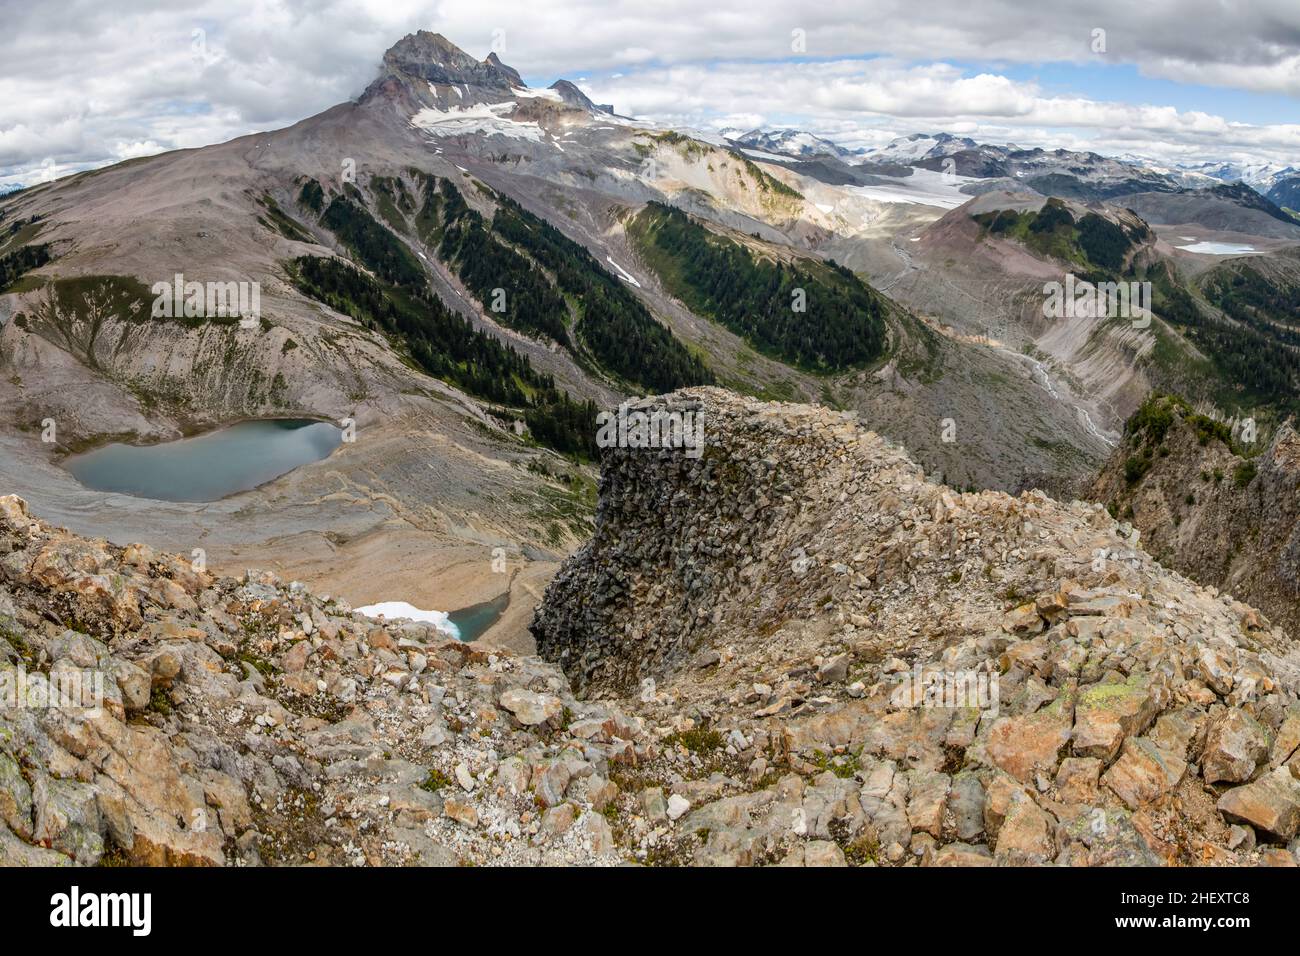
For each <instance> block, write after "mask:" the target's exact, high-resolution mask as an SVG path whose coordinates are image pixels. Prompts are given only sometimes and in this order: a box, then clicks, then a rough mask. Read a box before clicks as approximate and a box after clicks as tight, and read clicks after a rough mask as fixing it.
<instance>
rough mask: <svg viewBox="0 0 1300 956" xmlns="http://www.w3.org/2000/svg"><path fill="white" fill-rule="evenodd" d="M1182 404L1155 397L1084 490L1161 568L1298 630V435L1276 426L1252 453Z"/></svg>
mask: <svg viewBox="0 0 1300 956" xmlns="http://www.w3.org/2000/svg"><path fill="white" fill-rule="evenodd" d="M1249 450H1250V448H1249V446H1248V445H1242V444H1241V443H1240V442H1238V441H1236V440H1234V439H1233V438H1232V436H1231V433H1230V431H1229V430H1228V429H1227V428H1226V427H1225V426H1223V425H1220V424H1218V423H1216V422H1214V421H1212V420H1210V419H1208V418H1205V417H1204V416H1200V415H1197V414H1195V413H1194V412H1192V410H1191V409H1189V408H1188V407H1187V406H1186V405H1185V404H1183V403H1181V402H1180V401H1178V400H1176V399H1173V398H1168V397H1155V398H1152V399H1150V400H1148V402H1147V403H1146V404H1144V405H1143V407H1142V408H1141V409H1139V411H1138V412H1137V413H1136V414H1135V415H1134V417H1133V419H1132V420H1131V421H1130V424H1129V426H1128V428H1127V430H1126V433H1125V436H1124V441H1123V442H1122V443H1121V444H1120V445H1119V447H1118V448H1117V449H1116V450H1115V453H1114V455H1113V456H1112V457H1111V459H1110V460H1109V461H1108V462H1107V464H1106V466H1105V467H1104V468H1103V469H1102V471H1101V473H1100V474H1099V475H1098V477H1097V479H1096V481H1095V482H1094V484H1093V487H1092V489H1091V492H1090V497H1092V498H1093V500H1096V501H1100V502H1102V503H1103V504H1105V505H1106V506H1107V507H1108V508H1110V510H1111V512H1112V513H1113V514H1115V515H1117V516H1118V517H1119V518H1120V519H1121V520H1124V521H1127V522H1129V523H1131V524H1132V526H1133V527H1134V528H1136V529H1137V530H1138V532H1139V533H1140V535H1141V541H1142V544H1143V547H1144V548H1145V549H1146V550H1147V551H1149V552H1150V553H1151V554H1153V555H1155V556H1156V557H1157V558H1158V559H1159V560H1160V561H1161V562H1162V563H1164V564H1165V565H1166V566H1168V567H1171V568H1175V569H1177V570H1178V571H1181V572H1182V573H1183V574H1186V575H1187V576H1188V577H1190V578H1192V579H1194V580H1196V581H1198V582H1200V583H1201V584H1205V585H1212V586H1214V587H1217V588H1219V589H1221V590H1223V591H1225V592H1228V593H1231V594H1232V595H1234V596H1235V597H1237V598H1240V599H1241V600H1243V601H1248V602H1249V603H1251V604H1253V605H1255V606H1256V607H1258V608H1260V609H1261V610H1263V611H1264V612H1265V613H1267V614H1268V616H1269V617H1270V618H1271V619H1272V620H1273V621H1274V622H1276V623H1277V624H1279V625H1282V626H1283V627H1284V628H1285V629H1286V630H1287V632H1288V633H1289V634H1290V635H1291V636H1293V637H1294V636H1296V635H1297V634H1298V633H1300V630H1297V629H1298V628H1300V435H1297V434H1296V432H1295V430H1294V428H1293V427H1292V426H1291V425H1290V423H1287V424H1284V425H1283V426H1281V427H1280V428H1279V429H1278V430H1277V432H1276V433H1275V434H1274V436H1273V438H1272V440H1271V441H1270V442H1269V443H1268V445H1267V447H1266V448H1264V449H1263V450H1262V451H1261V452H1260V453H1259V454H1256V455H1254V456H1253V457H1249V458H1247V457H1243V454H1242V453H1243V452H1248V451H1249Z"/></svg>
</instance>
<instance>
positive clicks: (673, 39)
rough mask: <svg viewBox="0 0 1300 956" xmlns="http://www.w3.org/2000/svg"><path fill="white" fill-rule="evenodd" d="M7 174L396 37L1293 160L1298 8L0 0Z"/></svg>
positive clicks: (151, 149) (1260, 4)
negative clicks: (417, 34) (435, 35)
mask: <svg viewBox="0 0 1300 956" xmlns="http://www.w3.org/2000/svg"><path fill="white" fill-rule="evenodd" d="M0 24H3V25H4V27H5V29H4V30H3V32H2V33H0V187H3V186H4V185H14V184H18V183H27V184H30V183H32V182H39V181H41V180H43V179H46V178H49V177H50V176H59V175H65V174H67V173H71V172H76V171H79V170H82V169H86V168H91V167H95V166H102V165H106V164H109V163H113V162H118V161H121V160H123V159H130V158H134V157H137V156H143V155H149V154H152V153H157V152H161V151H164V150H168V149H176V148H183V147H194V146H203V145H207V144H210V143H216V142H223V141H225V140H228V139H231V138H233V137H235V136H239V135H243V134H245V133H249V132H254V131H259V130H268V129H276V128H279V127H282V126H287V125H289V124H291V123H294V122H296V121H297V120H299V119H302V118H303V117H306V116H310V115H312V114H314V113H318V112H320V111H322V110H324V109H327V108H329V107H330V106H333V105H334V104H336V103H339V102H342V101H343V100H346V99H350V98H353V97H355V96H357V95H358V94H359V93H360V92H361V90H362V89H364V87H365V86H366V85H367V83H368V82H369V81H370V80H371V79H372V78H373V77H374V76H375V73H376V71H377V69H378V65H379V62H380V59H381V57H382V56H383V53H384V51H385V50H386V49H387V48H388V47H389V46H391V45H392V44H393V43H395V42H396V41H397V40H398V39H400V38H401V37H402V36H403V35H404V34H406V33H409V32H413V31H415V30H418V29H427V30H432V31H435V32H439V33H442V34H444V35H445V36H446V37H447V38H448V39H450V40H451V41H452V42H453V43H456V44H457V45H459V46H461V47H462V48H464V49H465V50H466V51H467V52H469V53H471V54H472V55H474V56H476V57H484V56H486V55H487V54H488V53H489V52H490V51H492V50H494V49H495V50H496V51H497V54H498V56H500V58H501V59H502V60H503V61H504V62H506V63H507V64H509V65H511V66H513V67H515V68H516V69H518V70H519V71H520V73H521V74H522V75H523V76H524V78H525V80H526V81H527V82H529V84H530V85H534V86H545V85H549V84H550V83H551V82H552V81H554V80H555V79H558V78H561V77H564V78H568V79H571V80H574V81H575V82H577V84H578V85H579V87H581V88H582V89H583V90H584V91H585V92H587V93H588V95H590V96H591V98H592V99H593V100H595V101H596V102H599V103H612V104H613V105H614V106H615V108H616V109H617V110H618V112H620V113H623V114H626V115H633V116H638V117H644V118H646V119H650V120H653V121H655V122H657V123H661V124H665V125H672V126H679V127H693V128H699V129H721V128H737V127H738V128H744V129H749V128H753V127H760V126H762V127H776V126H782V127H784V126H793V127H798V128H802V129H807V130H810V131H811V132H814V133H818V134H820V135H824V136H826V137H827V138H829V139H832V140H834V141H836V142H838V143H840V144H842V145H845V146H848V147H864V148H868V149H869V148H873V147H877V146H882V145H884V144H886V143H888V142H889V141H890V140H891V139H893V138H895V137H897V136H900V135H907V134H910V133H918V132H925V133H930V132H939V131H946V132H950V133H956V134H960V135H965V136H971V137H974V138H976V139H978V140H981V141H984V142H993V143H1007V142H1012V143H1016V144H1017V145H1021V146H1045V147H1057V146H1061V147H1066V148H1075V149H1093V150H1095V151H1097V152H1100V153H1103V154H1106V155H1126V154H1131V155H1138V156H1144V157H1149V158H1151V159H1154V160H1156V161H1158V162H1162V163H1168V164H1173V163H1186V164H1195V163H1200V162H1208V161H1230V162H1238V163H1247V162H1270V163H1276V164H1279V165H1296V166H1300V0H1256V2H1237V0H1177V2H1173V0H1090V2H1088V3H1079V2H1073V0H1072V2H1057V0H927V2H924V3H920V2H917V0H817V2H813V3H800V2H791V0H711V2H700V0H529V2H527V3H521V2H517V0H516V2H503V0H472V2H465V0H456V2H451V0H443V2H429V0H42V2H33V0H0Z"/></svg>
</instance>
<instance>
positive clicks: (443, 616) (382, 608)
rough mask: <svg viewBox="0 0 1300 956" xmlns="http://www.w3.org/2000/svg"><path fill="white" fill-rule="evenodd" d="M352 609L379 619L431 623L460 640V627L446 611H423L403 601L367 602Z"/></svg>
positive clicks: (449, 635)
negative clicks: (363, 605)
mask: <svg viewBox="0 0 1300 956" xmlns="http://www.w3.org/2000/svg"><path fill="white" fill-rule="evenodd" d="M354 610H355V611H356V612H357V613H358V614H364V615H365V616H366V617H373V618H378V619H381V620H382V619H387V620H390V621H394V620H408V621H419V622H421V623H424V624H432V625H433V626H434V627H436V628H437V629H438V630H440V631H442V632H443V633H444V634H446V635H447V636H448V637H454V638H456V640H460V628H458V627H457V626H456V625H455V624H453V623H451V616H450V615H449V614H448V613H447V612H446V611H423V610H421V609H420V608H418V607H415V606H414V605H412V604H407V603H406V602H405V601H381V602H379V603H378V604H367V605H366V606H365V607H359V608H354Z"/></svg>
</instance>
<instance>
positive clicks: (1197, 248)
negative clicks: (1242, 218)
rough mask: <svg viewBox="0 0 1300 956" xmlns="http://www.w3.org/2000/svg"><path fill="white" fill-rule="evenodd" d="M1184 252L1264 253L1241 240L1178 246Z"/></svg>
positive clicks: (1210, 253) (1222, 253) (1227, 254)
mask: <svg viewBox="0 0 1300 956" xmlns="http://www.w3.org/2000/svg"><path fill="white" fill-rule="evenodd" d="M1175 248H1177V249H1182V250H1183V251H1184V252H1197V253H1200V254H1201V255H1203V256H1248V255H1262V253H1261V252H1260V251H1259V250H1258V249H1256V248H1255V247H1254V246H1248V245H1246V244H1245V243H1241V242H1194V243H1192V244H1191V245H1190V246H1176V247H1175Z"/></svg>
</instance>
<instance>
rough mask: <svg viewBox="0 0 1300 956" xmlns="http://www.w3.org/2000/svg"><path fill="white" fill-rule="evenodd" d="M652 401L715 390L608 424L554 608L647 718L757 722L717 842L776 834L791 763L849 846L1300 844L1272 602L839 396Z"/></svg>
mask: <svg viewBox="0 0 1300 956" xmlns="http://www.w3.org/2000/svg"><path fill="white" fill-rule="evenodd" d="M641 408H642V410H644V411H647V412H652V411H653V410H655V409H658V410H660V411H661V412H675V413H686V412H690V413H692V414H696V415H699V416H701V418H702V420H703V424H704V435H705V438H704V449H703V453H702V455H700V456H699V457H698V458H697V459H692V458H691V457H690V456H688V455H686V454H685V453H684V450H683V449H661V448H632V447H628V448H611V449H608V450H607V452H606V457H605V459H604V461H603V462H602V470H603V477H602V482H601V488H600V503H599V506H598V511H597V530H596V534H595V537H594V538H593V540H592V541H591V542H590V543H589V544H588V545H587V546H586V547H585V548H584V549H583V550H582V551H580V552H578V553H577V554H576V555H574V557H572V558H571V559H570V560H569V562H568V563H567V564H566V565H565V567H564V568H563V569H562V571H561V572H560V574H559V575H558V576H557V577H556V578H555V580H554V582H553V583H552V585H551V587H550V589H549V590H548V591H547V594H546V599H545V601H544V603H543V605H542V607H541V608H540V609H539V611H538V613H537V616H536V619H535V621H534V625H533V631H534V635H535V636H536V638H537V642H538V648H539V652H540V653H541V654H542V656H543V657H544V658H546V659H548V660H551V661H555V662H557V663H559V664H560V665H561V666H562V667H563V668H564V669H565V671H566V673H567V674H568V676H569V677H570V679H571V680H572V681H573V682H574V683H575V684H577V685H579V686H580V687H582V688H583V689H584V690H585V691H586V692H587V693H589V694H606V693H618V692H624V691H629V690H631V689H632V688H634V687H637V686H639V687H640V691H639V694H640V698H639V699H640V700H641V702H642V706H641V707H640V708H639V712H640V713H642V714H643V715H645V716H646V717H647V719H648V720H649V721H650V723H651V724H652V725H656V724H660V723H662V724H664V725H669V726H671V725H673V724H674V723H675V722H680V721H682V720H688V721H692V722H694V723H695V724H696V725H698V726H703V727H711V728H717V729H718V733H719V738H720V740H721V741H722V742H724V743H725V744H726V745H727V747H728V750H727V752H728V753H730V752H731V751H732V750H733V749H734V750H736V751H737V753H740V754H743V753H745V752H746V751H745V747H746V746H749V747H751V748H752V747H754V745H755V741H758V742H760V743H761V745H762V746H761V748H759V750H758V752H757V753H755V756H754V759H753V761H752V762H751V763H750V764H749V766H748V769H747V771H746V773H747V775H748V777H749V779H750V788H751V792H750V793H748V794H745V795H737V796H734V797H730V798H725V797H724V799H721V800H716V802H712V803H710V804H709V805H707V806H705V807H703V808H700V809H698V810H694V811H692V812H691V814H690V815H689V816H688V817H686V818H685V822H686V824H687V825H690V826H695V827H703V828H704V829H705V830H707V831H708V834H707V839H706V840H705V842H704V846H703V847H701V848H700V849H699V850H698V852H697V854H696V856H695V857H694V859H696V860H697V861H700V860H708V861H710V862H737V861H749V862H752V861H754V860H756V859H762V858H764V856H763V855H764V853H765V852H766V851H765V850H764V848H765V847H769V846H770V845H771V843H772V841H774V840H776V839H777V838H778V837H779V835H780V834H782V833H784V832H785V831H786V829H787V828H788V827H789V826H790V824H789V822H788V821H789V817H786V818H785V819H784V820H783V819H782V818H781V813H780V812H778V811H776V810H774V809H773V808H774V807H783V808H784V807H785V806H786V805H787V804H789V803H790V802H791V801H793V800H795V796H796V795H795V794H794V793H793V791H792V789H791V788H792V787H794V786H795V784H794V783H793V782H790V781H786V780H778V781H776V782H775V783H771V784H768V785H766V786H765V787H764V785H763V784H762V782H761V781H762V779H763V777H764V776H765V775H767V774H769V773H770V772H771V771H772V770H774V769H776V768H782V769H784V768H785V767H789V768H791V769H793V770H794V771H795V772H796V773H798V774H800V775H801V776H804V775H806V776H804V779H805V780H806V781H807V783H808V784H809V787H810V789H801V790H800V791H799V794H798V798H799V800H801V801H802V803H797V805H796V806H795V807H794V809H793V810H792V811H791V812H793V813H794V814H795V817H794V819H795V821H796V823H795V827H796V829H798V828H799V824H800V823H802V824H803V826H804V827H805V828H806V830H807V833H808V834H812V833H814V832H817V833H820V834H821V836H822V838H823V839H830V840H833V841H838V844H839V845H840V846H841V848H843V849H844V852H845V853H846V854H847V855H848V857H849V859H850V860H852V858H853V854H854V853H868V854H870V855H871V857H872V858H873V859H876V858H879V860H881V861H884V862H894V863H903V862H906V861H907V860H909V859H919V860H920V861H921V862H923V863H935V864H986V863H989V862H1005V863H1045V862H1049V861H1056V862H1065V863H1072V864H1079V863H1082V864H1113V863H1143V862H1146V863H1152V862H1168V863H1172V862H1184V863H1188V862H1210V861H1221V862H1245V861H1246V860H1247V859H1251V860H1254V861H1259V860H1260V859H1263V858H1264V857H1261V855H1260V854H1261V853H1263V854H1265V855H1266V856H1267V854H1268V853H1271V852H1273V851H1274V850H1276V851H1277V853H1276V855H1275V856H1267V858H1268V859H1269V860H1273V861H1274V862H1282V863H1285V862H1289V863H1294V862H1295V857H1294V853H1293V851H1294V850H1295V849H1296V845H1294V841H1295V838H1296V835H1297V831H1298V829H1300V780H1297V779H1296V778H1297V776H1300V757H1297V756H1295V752H1296V749H1297V745H1298V744H1300V737H1298V736H1297V734H1298V733H1300V704H1297V691H1300V683H1297V681H1298V678H1300V668H1298V666H1297V665H1298V664H1300V659H1298V658H1297V655H1296V653H1295V652H1294V651H1293V650H1292V646H1291V644H1290V642H1289V641H1288V640H1287V639H1286V638H1285V636H1284V635H1283V634H1282V633H1281V631H1279V630H1277V629H1273V628H1271V626H1270V625H1269V623H1268V622H1267V621H1266V620H1265V619H1264V618H1263V617H1262V616H1261V615H1260V614H1259V613H1258V612H1257V611H1255V610H1254V609H1252V608H1250V607H1247V606H1246V605H1243V604H1240V603H1238V602H1236V601H1233V600H1231V599H1228V598H1226V597H1223V596H1221V595H1219V594H1218V593H1217V592H1215V591H1214V590H1213V589H1205V588H1202V587H1198V586H1197V585H1195V584H1193V583H1191V582H1189V581H1188V580H1186V579H1185V578H1183V577H1182V576H1180V575H1179V574H1177V573H1175V572H1172V571H1169V570H1167V569H1165V568H1163V567H1161V566H1160V565H1159V564H1157V563H1156V562H1155V561H1153V560H1152V559H1151V558H1150V556H1148V555H1147V554H1146V553H1144V552H1143V551H1142V550H1141V549H1140V548H1135V547H1133V546H1132V542H1131V540H1130V539H1128V538H1127V537H1126V536H1125V534H1124V533H1121V532H1122V530H1123V529H1121V528H1120V527H1119V526H1118V525H1117V524H1116V522H1115V521H1114V520H1113V519H1112V518H1111V517H1110V516H1109V515H1108V514H1107V513H1106V511H1105V510H1104V509H1103V508H1102V507H1101V506H1100V505H1089V504H1085V503H1082V502H1074V503H1072V504H1069V505H1066V504H1061V503H1058V502H1055V501H1052V500H1051V499H1049V498H1047V497H1045V496H1043V495H1042V494H1041V493H1027V494H1024V495H1022V496H1020V497H1019V498H1011V497H1009V496H1007V495H1005V494H1001V493H995V492H982V493H978V494H958V493H955V492H953V491H951V490H950V489H947V488H944V487H943V486H941V485H937V484H934V483H932V482H930V481H928V480H926V479H925V477H924V476H923V475H922V474H921V472H920V471H919V469H917V467H916V466H915V465H914V464H912V463H911V462H910V461H909V460H908V458H907V457H906V456H905V455H904V454H903V453H902V452H901V451H900V450H898V449H896V448H893V447H891V446H890V445H888V444H887V443H886V442H884V441H883V440H881V439H880V438H878V437H877V436H876V435H874V434H873V433H871V432H868V431H865V430H864V429H862V428H860V427H859V426H858V425H857V424H856V423H854V422H853V421H851V420H846V419H845V418H844V417H843V416H841V415H838V414H835V413H831V412H828V411H826V410H824V409H818V408H810V407H802V406H782V405H771V404H764V403H761V402H755V401H749V400H745V399H741V398H738V397H736V396H733V395H730V394H728V393H726V392H723V391H720V390H717V389H698V390H689V391H686V392H680V393H675V394H673V395H670V396H667V397H665V398H663V399H658V400H647V402H645V403H643V405H642V406H641ZM733 732H734V736H733ZM750 752H753V751H752V750H751V751H750ZM746 759H748V758H746ZM755 781H757V785H758V787H759V788H760V789H753V787H754V785H755ZM703 789H704V787H703V786H702V785H697V786H696V788H695V790H694V791H692V790H690V789H689V786H688V790H687V792H699V791H702V790H703ZM812 790H815V791H816V794H817V795H816V801H820V802H816V801H814V805H813V806H812V808H811V809H810V803H809V800H810V797H809V794H810V792H811V791H812ZM724 792H725V788H724ZM715 799H716V795H715ZM845 807H847V808H848V809H847V810H845V809H844V808H845ZM834 808H838V809H834ZM800 813H802V814H803V816H800ZM817 814H823V816H822V817H821V818H820V819H816V820H814V816H816V815H817ZM840 816H844V818H843V819H841V818H840ZM1243 823H1249V824H1250V828H1249V829H1248V828H1247V827H1243V826H1240V824H1243ZM1232 827H1237V829H1232ZM837 834H838V836H837ZM845 834H849V836H848V837H847V838H845V839H841V837H844V836H845ZM1257 839H1258V841H1259V842H1260V844H1261V846H1260V849H1259V850H1255V849H1254V847H1255V845H1256V844H1255V841H1256V840H1257ZM1266 843H1271V844H1272V845H1273V847H1272V848H1271V849H1270V848H1269V847H1266V846H1264V844H1266ZM1288 844H1293V845H1292V846H1291V851H1283V849H1282V848H1284V847H1286V846H1287V845H1288ZM1246 846H1250V847H1251V848H1252V849H1251V850H1250V851H1248V852H1247V853H1246V854H1245V855H1242V853H1241V851H1242V849H1243V848H1244V847H1246ZM1230 847H1231V849H1230ZM804 852H805V853H806V852H807V847H805V848H804Z"/></svg>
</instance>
